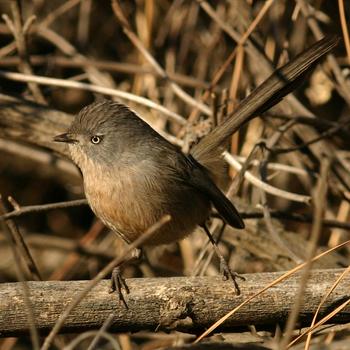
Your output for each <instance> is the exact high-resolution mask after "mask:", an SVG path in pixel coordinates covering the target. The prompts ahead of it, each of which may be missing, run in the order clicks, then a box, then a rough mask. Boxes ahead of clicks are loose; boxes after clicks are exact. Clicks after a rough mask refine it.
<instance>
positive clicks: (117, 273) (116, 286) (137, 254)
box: [109, 248, 142, 309]
mask: <svg viewBox="0 0 350 350" xmlns="http://www.w3.org/2000/svg"><path fill="white" fill-rule="evenodd" d="M141 256H142V250H141V249H138V248H135V249H134V250H133V251H132V253H131V255H130V257H129V258H128V259H126V260H125V261H123V263H122V264H121V265H119V266H117V267H115V268H114V269H113V270H112V275H111V287H110V290H109V292H110V293H113V292H115V291H116V292H117V293H118V297H119V300H120V301H121V302H122V303H123V304H124V306H125V307H126V308H127V309H128V304H127V303H126V300H125V297H124V294H123V290H124V292H125V293H126V294H129V293H130V289H129V287H128V285H127V283H126V281H125V278H124V277H123V275H122V271H121V270H122V268H123V267H125V265H128V264H131V263H134V262H138V261H139V260H140V258H141Z"/></svg>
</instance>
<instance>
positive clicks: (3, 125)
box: [0, 94, 73, 155]
mask: <svg viewBox="0 0 350 350" xmlns="http://www.w3.org/2000/svg"><path fill="white" fill-rule="evenodd" d="M72 118H73V117H72V116H70V115H69V114H66V113H64V112H60V111H57V110H54V109H51V108H48V107H44V106H41V105H38V104H35V103H30V102H28V101H24V100H21V99H17V98H15V97H10V96H7V95H2V94H0V137H3V138H5V139H7V138H9V139H15V140H18V141H22V142H29V143H31V144H34V145H36V146H43V147H46V148H49V149H52V150H54V151H57V152H59V153H61V154H65V155H67V154H68V153H67V148H66V147H64V146H62V145H60V144H58V143H57V142H53V140H52V139H53V137H54V136H55V135H57V134H59V133H61V132H64V131H66V130H67V128H68V126H69V125H70V123H71V122H72Z"/></svg>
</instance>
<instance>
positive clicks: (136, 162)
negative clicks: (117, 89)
mask: <svg viewBox="0 0 350 350" xmlns="http://www.w3.org/2000/svg"><path fill="white" fill-rule="evenodd" d="M338 42H339V38H338V37H326V38H324V39H323V40H320V41H318V42H316V43H315V44H314V45H313V46H311V47H310V48H309V49H307V50H306V51H305V52H303V53H302V54H300V55H299V56H297V57H296V58H295V59H293V60H292V61H290V62H289V63H287V64H286V65H285V66H284V67H282V68H280V69H279V70H277V71H276V72H275V73H274V74H272V75H271V76H270V77H269V78H268V79H267V80H266V81H265V82H264V83H263V84H262V85H261V86H259V87H258V88H257V89H256V90H255V91H253V92H252V94H251V95H249V96H248V97H247V98H246V99H244V100H243V101H242V102H241V104H240V105H239V106H238V107H237V109H236V110H235V111H234V112H233V113H232V114H231V115H230V116H228V118H227V119H226V120H225V121H224V122H223V123H222V124H221V125H218V126H216V127H215V128H214V129H213V130H212V131H211V132H210V133H209V134H208V135H206V136H205V137H204V138H203V139H202V140H200V141H199V143H197V144H196V145H195V146H194V147H193V148H192V150H191V151H190V153H189V154H184V153H182V152H181V150H180V149H178V148H177V147H176V146H174V145H173V144H171V143H170V142H169V141H167V140H166V139H165V138H163V137H162V136H161V135H160V134H158V133H157V132H156V131H155V130H154V129H153V128H152V127H151V126H150V125H149V124H148V123H146V122H145V121H144V120H143V119H142V118H141V117H140V116H139V115H138V114H137V113H136V112H135V111H133V110H132V109H131V108H129V107H128V106H126V105H125V104H122V103H120V102H114V101H110V100H102V101H97V102H93V103H92V104H90V105H88V106H86V107H84V108H83V109H82V110H81V111H80V112H79V113H78V114H77V116H76V117H75V118H74V120H73V122H72V124H71V125H70V127H69V128H68V130H67V131H66V132H65V133H63V134H60V135H57V136H56V137H54V141H56V142H64V143H66V144H68V148H69V153H70V156H71V159H72V160H73V162H74V163H75V164H76V165H77V166H78V167H79V168H80V170H81V173H82V175H83V182H84V191H85V195H86V198H87V200H88V203H89V205H90V207H91V209H92V210H93V212H94V213H95V214H96V216H97V217H99V218H100V219H101V220H102V222H103V223H104V224H105V225H106V226H107V227H109V228H110V229H111V230H112V231H114V232H115V233H117V234H118V235H119V236H120V237H121V238H123V239H124V240H125V241H126V242H127V243H132V242H134V241H135V240H136V239H137V238H138V237H139V236H140V235H141V234H142V233H143V232H145V231H146V230H147V229H148V228H149V227H151V226H152V225H153V224H155V223H156V222H158V221H159V220H160V219H161V218H162V217H163V216H164V215H165V214H169V215H170V216H171V220H170V221H169V222H167V223H166V224H165V225H163V226H162V227H161V228H160V229H159V230H158V231H157V232H155V233H154V234H153V235H152V236H151V237H150V238H149V239H148V240H147V241H146V242H145V245H150V246H158V245H162V244H168V243H172V242H176V241H179V240H181V239H183V238H184V237H186V236H187V235H189V234H190V233H191V232H193V231H194V229H195V228H196V227H197V226H201V227H203V228H204V230H205V232H206V233H207V235H208V237H209V238H210V240H211V242H212V243H213V244H214V248H215V242H214V240H213V239H212V237H211V236H210V232H209V231H208V229H207V228H206V221H207V219H208V217H209V215H210V211H211V208H212V207H214V208H215V209H216V210H217V212H218V214H219V215H220V216H221V217H222V219H223V221H224V222H225V223H227V224H228V225H230V226H232V227H234V228H237V229H243V228H244V227H245V224H244V222H243V220H242V218H241V216H240V214H239V212H238V211H237V209H236V208H235V206H234V204H233V203H232V202H231V201H230V200H229V199H228V198H226V196H225V195H224V194H223V193H222V191H221V190H220V189H219V188H218V186H217V185H216V184H215V176H214V172H213V169H211V165H212V164H213V163H215V161H214V160H215V159H216V158H217V157H219V156H220V153H221V152H222V150H223V148H222V147H223V144H224V143H225V141H226V140H227V139H228V137H229V136H231V135H232V134H233V133H234V132H235V131H237V130H238V128H239V127H240V126H241V125H243V124H244V123H246V122H247V121H249V120H250V119H252V118H254V117H255V116H257V115H258V114H260V113H262V112H264V111H266V110H267V109H269V108H271V107H272V106H273V105H274V104H276V103H278V102H279V101H280V100H281V99H282V98H283V97H284V96H285V95H286V94H288V93H289V92H291V91H292V90H294V89H295V88H296V86H297V85H298V84H300V83H301V82H302V81H303V78H304V77H305V75H306V74H307V73H308V71H309V70H310V69H312V68H313V67H314V66H315V64H316V63H317V62H318V60H319V59H320V58H321V57H322V56H324V55H325V54H326V53H327V52H328V51H329V50H331V49H332V48H333V47H335V46H336V45H337V44H338ZM269 84H270V85H269ZM216 251H217V250H216ZM217 252H218V251H217ZM219 254H220V253H219ZM219 257H220V262H223V260H222V256H221V255H219ZM223 267H224V271H225V275H226V276H229V277H231V279H232V280H233V281H234V282H235V279H234V274H233V273H232V271H230V269H229V267H228V265H227V263H225V264H224V266H223ZM235 287H236V291H237V294H238V293H239V289H238V287H237V284H236V283H235Z"/></svg>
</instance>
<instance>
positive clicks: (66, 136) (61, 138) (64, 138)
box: [53, 133, 78, 143]
mask: <svg viewBox="0 0 350 350" xmlns="http://www.w3.org/2000/svg"><path fill="white" fill-rule="evenodd" d="M72 136H73V135H72V134H69V133H65V134H61V135H57V136H55V137H54V138H53V140H54V141H56V142H66V143H77V142H78V140H76V139H74V138H73V137H72Z"/></svg>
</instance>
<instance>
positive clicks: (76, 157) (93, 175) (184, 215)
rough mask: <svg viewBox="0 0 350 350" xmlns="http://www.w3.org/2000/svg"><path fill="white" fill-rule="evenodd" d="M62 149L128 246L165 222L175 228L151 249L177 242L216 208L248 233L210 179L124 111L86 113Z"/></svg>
mask: <svg viewBox="0 0 350 350" xmlns="http://www.w3.org/2000/svg"><path fill="white" fill-rule="evenodd" d="M56 141H65V142H68V143H69V150H70V154H71V156H72V159H73V161H74V162H75V163H76V164H77V165H78V166H79V168H80V169H81V172H82V174H83V177H84V189H85V194H86V197H87V199H88V202H89V204H90V206H91V208H92V210H93V211H94V212H95V214H96V215H97V216H98V217H99V218H100V219H101V220H102V221H103V222H104V223H105V224H106V225H107V226H108V227H110V228H111V229H112V230H113V231H115V232H116V233H118V234H119V235H120V236H121V237H123V238H124V239H125V241H127V242H129V243H130V242H132V241H134V240H135V239H136V238H137V237H138V236H139V235H140V234H141V233H142V232H144V231H146V230H147V228H149V227H150V226H151V225H152V224H154V223H156V222H157V221H158V220H159V219H160V218H161V217H162V216H164V215H165V214H170V215H171V221H170V222H169V223H168V224H166V225H165V226H163V228H162V229H161V230H160V231H158V232H157V233H156V234H155V235H154V236H153V237H152V238H151V239H150V240H149V241H148V244H151V245H157V244H165V243H170V242H174V241H177V240H179V239H181V238H183V237H185V236H186V235H188V234H189V233H191V232H192V231H193V230H194V228H195V227H196V226H197V225H203V224H204V223H205V221H206V220H207V218H208V216H209V211H210V207H211V204H214V206H215V207H216V209H217V210H218V212H219V214H221V215H222V216H223V218H224V219H225V221H227V222H228V223H229V224H230V225H232V226H234V227H238V228H243V227H244V224H243V221H242V219H241V218H240V216H239V214H238V212H237V210H236V209H235V207H234V206H233V204H232V203H231V202H230V201H229V200H228V199H227V198H226V197H225V196H224V195H223V193H222V192H221V191H220V190H219V189H218V188H217V187H216V185H215V184H214V182H213V181H212V180H211V178H210V175H209V173H208V171H207V170H206V169H205V168H204V167H202V166H201V165H200V164H199V163H198V162H197V161H196V160H195V159H194V158H192V157H191V156H189V157H187V156H185V155H184V154H183V153H181V151H179V150H178V149H177V148H176V147H175V146H173V145H172V144H170V143H169V142H168V141H167V140H165V139H164V138H163V137H162V136H160V135H159V134H158V133H157V132H156V131H154V130H153V129H152V128H151V127H150V126H149V125H148V124H147V123H145V122H144V121H143V120H142V119H141V118H139V117H138V116H137V115H136V114H135V113H134V112H133V111H131V110H130V109H129V108H128V107H126V106H125V105H123V104H120V103H117V102H111V101H107V100H105V101H102V102H96V103H93V104H91V105H89V106H87V107H85V108H83V109H82V110H81V112H80V113H79V114H78V115H77V117H76V118H75V120H74V121H73V123H72V125H71V127H70V128H69V130H68V132H67V134H64V135H60V136H59V137H56Z"/></svg>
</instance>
